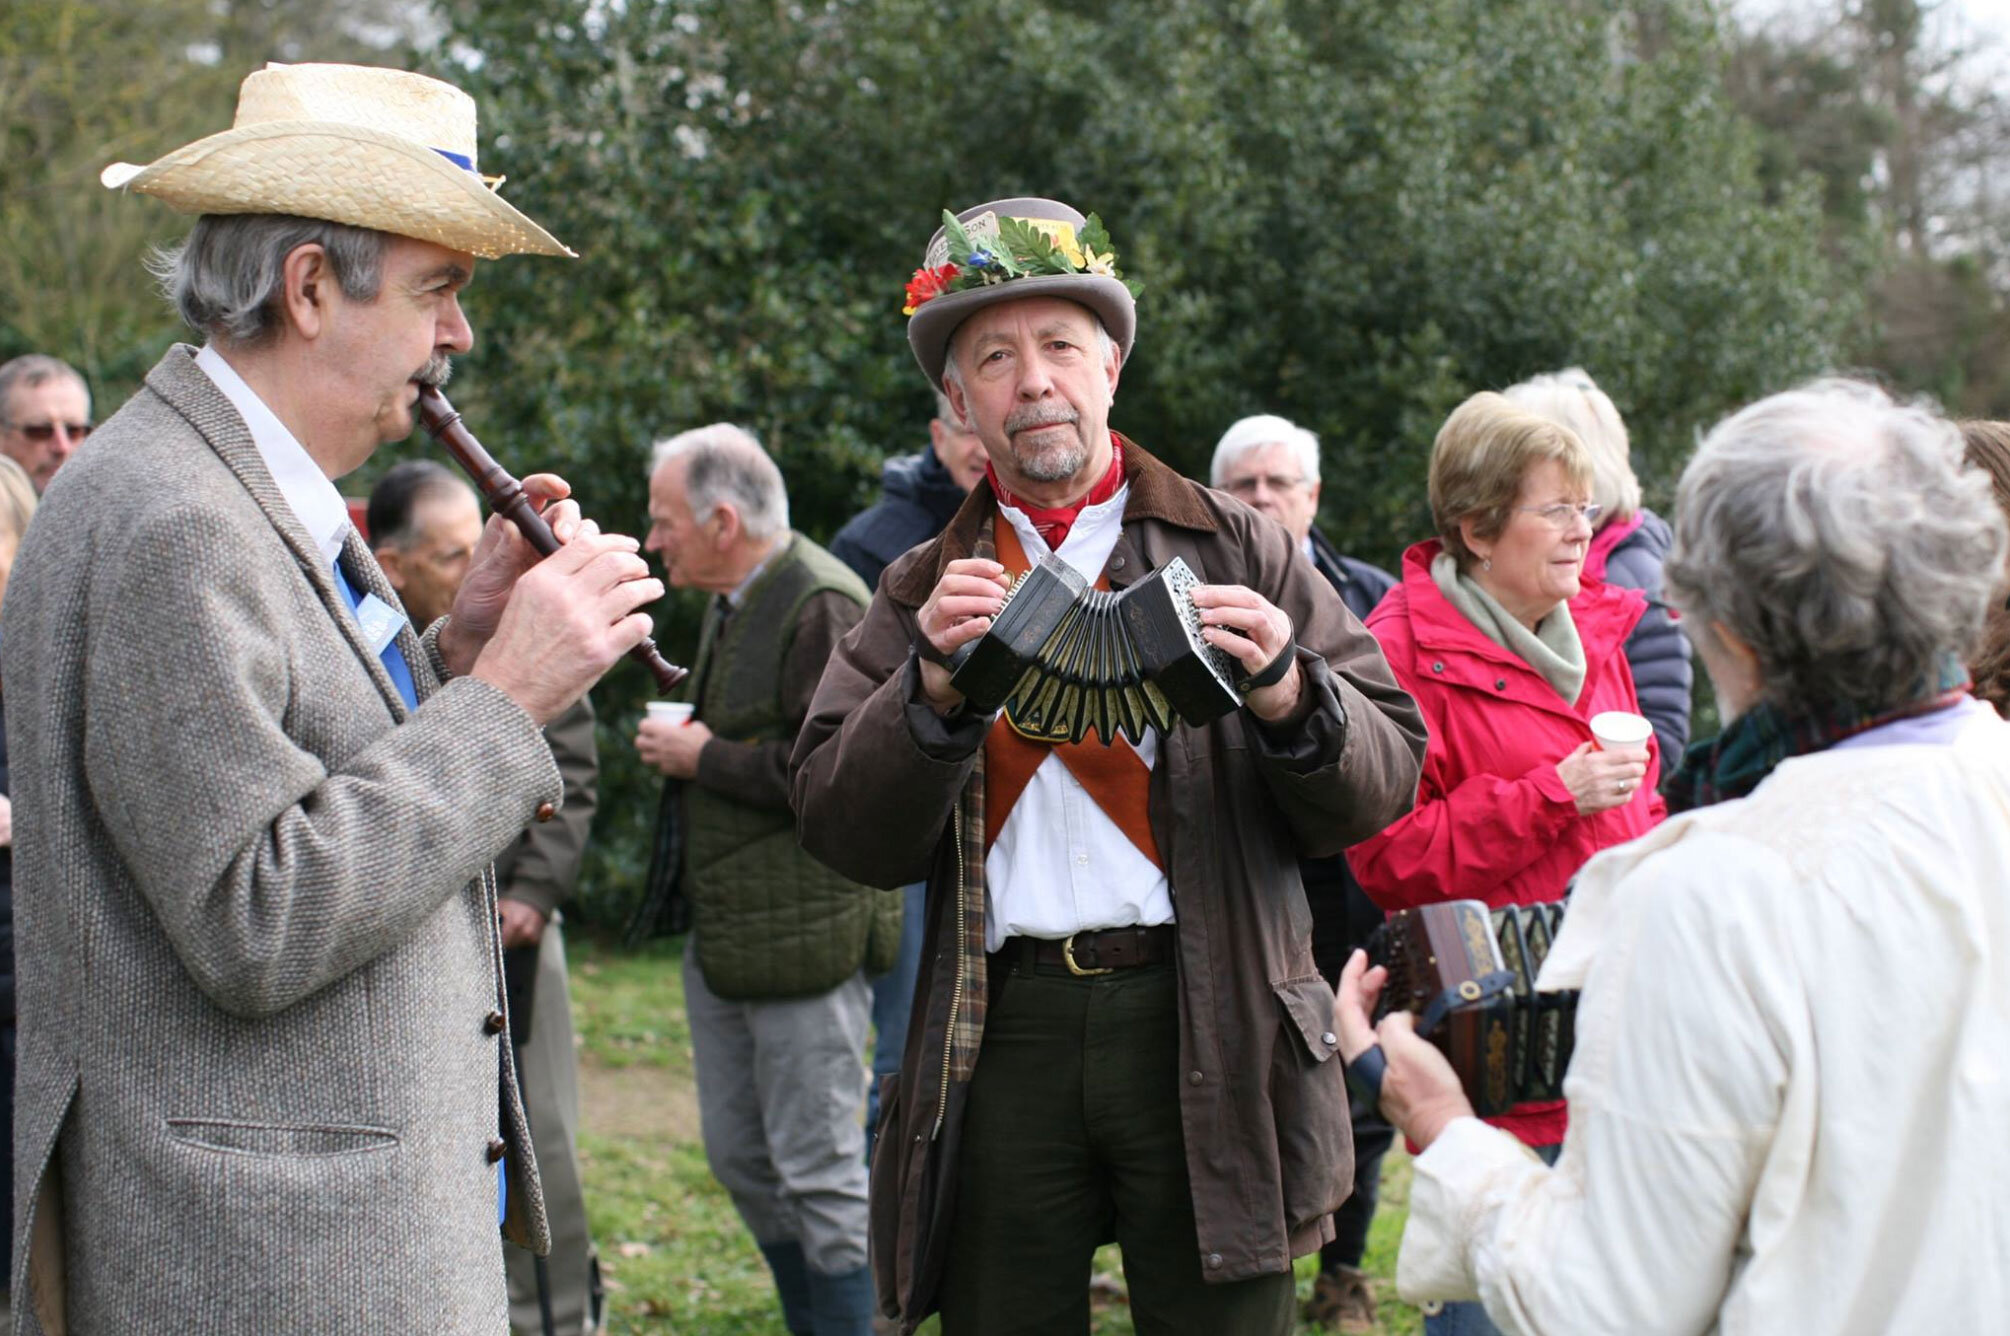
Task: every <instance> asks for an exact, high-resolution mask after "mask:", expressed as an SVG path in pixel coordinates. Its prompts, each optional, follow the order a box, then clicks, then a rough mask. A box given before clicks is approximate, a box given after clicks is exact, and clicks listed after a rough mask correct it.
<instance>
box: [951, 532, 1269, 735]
mask: <svg viewBox="0 0 2010 1336" xmlns="http://www.w3.org/2000/svg"><path fill="white" fill-rule="evenodd" d="M1199 583H1200V580H1199V578H1198V577H1197V576H1195V575H1194V573H1193V571H1192V570H1191V569H1190V568H1189V567H1188V566H1187V564H1186V562H1184V561H1182V560H1181V559H1180V558H1178V557H1174V558H1173V559H1172V560H1171V561H1168V562H1167V563H1166V564H1165V565H1163V566H1160V567H1159V568H1158V569H1157V570H1155V571H1153V572H1152V573H1151V574H1150V575H1148V576H1146V577H1145V578H1144V579H1142V580H1140V581H1139V582H1138V583H1136V584H1134V585H1132V586H1130V587H1129V588H1128V589H1119V590H1108V589H1093V588H1091V587H1090V586H1089V582H1088V581H1087V580H1084V579H1083V578H1082V576H1081V575H1080V574H1079V573H1078V572H1077V571H1076V570H1075V569H1074V567H1072V566H1070V565H1068V564H1067V563H1066V562H1064V561H1062V560H1060V559H1059V558H1057V557H1054V556H1051V555H1049V556H1043V557H1042V558H1040V562H1039V564H1038V565H1036V566H1034V567H1033V568H1032V569H1031V570H1028V571H1027V572H1026V573H1025V574H1024V575H1022V576H1020V577H1019V578H1018V580H1017V582H1015V583H1014V584H1013V586H1012V588H1011V591H1010V592H1009V593H1007V594H1006V596H1005V606H1004V608H1003V609H1002V610H1001V611H1000V612H999V613H998V615H997V616H996V617H995V618H993V619H992V622H991V629H990V630H988V631H986V632H985V633H984V634H983V635H982V636H980V637H979V638H978V639H977V640H975V641H972V642H971V643H970V644H968V645H965V646H964V647H962V648H961V649H959V650H958V651H957V652H956V653H955V654H954V655H953V656H951V659H950V668H951V677H950V683H951V684H952V685H953V686H954V687H955V688H956V689H957V690H958V691H960V692H962V693H963V695H964V697H965V698H966V699H967V700H969V701H970V703H971V705H972V706H973V707H975V708H976V709H979V710H985V711H989V710H995V709H997V708H999V707H1000V706H1003V707H1004V710H1005V717H1006V718H1007V719H1009V720H1010V721H1011V723H1012V726H1013V727H1014V728H1016V729H1018V730H1019V732H1021V733H1023V734H1024V735H1026V736H1027V737H1029V738H1032V739H1034V740H1036V741H1040V742H1056V743H1059V742H1080V741H1081V740H1082V739H1083V738H1084V737H1085V736H1087V735H1088V734H1089V733H1090V732H1094V733H1095V734H1096V735H1097V736H1098V737H1100V738H1101V739H1102V740H1103V741H1104V742H1106V743H1107V742H1112V741H1114V740H1115V739H1116V736H1117V735H1118V734H1119V733H1121V734H1123V735H1124V736H1125V737H1127V738H1129V739H1130V740H1131V742H1133V743H1137V742H1142V741H1143V740H1144V736H1145V732H1146V730H1147V729H1157V730H1158V731H1159V732H1162V733H1163V732H1166V731H1168V730H1170V729H1171V728H1172V726H1173V724H1174V723H1175V722H1178V721H1182V720H1183V721H1185V722H1186V723H1188V724H1192V725H1194V726H1195V727H1198V726H1200V725H1202V724H1207V723H1210V722H1212V721H1213V720H1215V719H1219V718H1220V717H1221V716H1222V715H1225V714H1227V713H1228V712H1229V711H1231V710H1233V709H1235V708H1236V707H1237V706H1239V705H1241V704H1242V696H1241V695H1240V694H1239V693H1238V692H1237V691H1236V689H1235V682H1236V680H1237V676H1238V673H1237V669H1238V667H1239V665H1238V664H1236V662H1235V661H1234V660H1233V659H1231V658H1230V657H1229V656H1228V655H1227V654H1225V653H1223V652H1222V651H1221V650H1218V649H1216V648H1215V647H1214V646H1212V645H1210V644H1208V643H1207V642H1206V641H1205V640H1203V639H1202V638H1201V634H1200V632H1201V620H1200V609H1199V608H1197V607H1195V606H1194V602H1193V597H1192V591H1193V589H1194V586H1196V585H1198V584H1199Z"/></svg>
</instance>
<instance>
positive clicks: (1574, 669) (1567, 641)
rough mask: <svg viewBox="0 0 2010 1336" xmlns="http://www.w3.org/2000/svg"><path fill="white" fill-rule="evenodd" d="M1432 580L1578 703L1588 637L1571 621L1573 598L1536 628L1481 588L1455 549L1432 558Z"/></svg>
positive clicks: (1568, 699) (1484, 631)
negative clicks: (1463, 567)
mask: <svg viewBox="0 0 2010 1336" xmlns="http://www.w3.org/2000/svg"><path fill="white" fill-rule="evenodd" d="M1431 579H1432V580H1434V581H1435V582H1436V583H1437V586H1438V592H1439V593H1441V594H1443V595H1444V596H1445V598H1446V600H1447V601H1448V602H1450V603H1451V605H1452V606H1453V607H1455V608H1457V609H1458V610H1459V611H1460V612H1461V613H1462V614H1464V616H1465V619H1466V620H1467V621H1469V622H1471V623H1472V624H1473V625H1474V626H1476V627H1478V628H1479V631H1480V634H1482V635H1484V636H1485V637H1486V638H1487V639H1489V640H1491V641H1493V642H1494V643H1495V644H1496V645H1499V646H1500V647H1501V648H1502V649H1504V650H1507V651H1508V652H1509V653H1511V654H1514V655H1516V656H1517V657H1519V658H1520V659H1521V660H1522V661H1523V662H1524V663H1526V664H1528V666H1529V667H1531V668H1533V669H1535V670H1536V671H1537V672H1538V673H1541V674H1542V676H1543V680H1544V681H1545V682H1548V683H1549V684H1550V685H1551V686H1553V687H1555V688H1556V694H1557V695H1559V696H1561V697H1563V699H1564V702H1565V703H1566V704H1569V705H1575V704H1577V698H1578V696H1579V694H1580V693H1582V692H1583V690H1584V642H1583V641H1582V640H1579V639H1578V638H1577V623H1576V622H1573V621H1572V620H1570V605H1569V604H1568V603H1559V604H1557V605H1556V610H1555V611H1554V612H1552V613H1550V614H1549V616H1547V617H1545V618H1543V619H1542V620H1541V621H1539V622H1537V623H1536V625H1535V630H1533V631H1531V630H1529V629H1528V628H1527V627H1526V626H1523V625H1522V624H1521V623H1520V622H1519V621H1518V620H1516V619H1515V618H1514V617H1513V616H1512V615H1510V614H1509V612H1508V610H1507V609H1506V608H1503V607H1502V606H1501V605H1500V602H1499V600H1497V599H1495V598H1494V596H1493V595H1492V594H1489V593H1488V592H1487V591H1486V590H1485V589H1483V588H1481V587H1480V583H1479V581H1477V580H1475V579H1473V578H1472V577H1471V576H1470V575H1467V574H1465V573H1464V572H1463V571H1461V570H1460V569H1459V563H1458V559H1457V558H1455V557H1453V556H1452V554H1451V553H1449V552H1440V553H1438V555H1437V556H1435V557H1433V558H1431Z"/></svg>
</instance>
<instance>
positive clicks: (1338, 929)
mask: <svg viewBox="0 0 2010 1336" xmlns="http://www.w3.org/2000/svg"><path fill="white" fill-rule="evenodd" d="M1311 537H1312V565H1313V567H1314V568H1315V569H1317V570H1318V572H1319V573H1320V574H1321V575H1323V576H1325V577H1326V582H1327V583H1328V584H1330V585H1332V586H1333V592H1334V593H1336V594H1338V595H1340V601H1341V602H1342V603H1345V604H1346V605H1347V610H1348V611H1349V612H1351V613H1353V614H1354V615H1355V616H1356V617H1359V618H1360V619H1361V620H1362V621H1366V620H1368V614H1369V613H1371V612H1373V611H1374V610H1375V605H1376V604H1377V603H1380V602H1381V601H1382V595H1384V594H1386V593H1388V592H1389V591H1390V590H1391V589H1393V588H1394V587H1395V585H1396V577H1395V576H1393V575H1391V574H1389V572H1387V571H1385V570H1383V569H1382V568H1381V567H1380V566H1371V565H1369V564H1368V563H1367V562H1365V561H1356V560H1355V559H1354V558H1353V557H1343V556H1341V555H1340V552H1339V549H1337V548H1335V547H1334V546H1333V544H1331V543H1329V542H1327V541H1326V535H1324V534H1322V533H1320V532H1319V531H1318V530H1317V529H1314V530H1313V531H1312V535H1311ZM1298 875H1299V876H1300V877H1301V878H1302V879H1303V880H1304V882H1305V902H1306V904H1307V905H1309V906H1310V907H1311V909H1312V959H1313V961H1314V963H1316V964H1317V965H1318V966H1319V972H1320V973H1321V974H1324V975H1325V976H1326V981H1327V982H1328V983H1332V982H1334V981H1336V980H1337V979H1339V977H1340V969H1341V967H1342V966H1343V965H1345V964H1346V963H1347V956H1348V954H1349V953H1350V952H1352V951H1353V949H1354V948H1355V947H1357V946H1365V945H1366V944H1367V941H1368V934H1369V933H1371V932H1373V931H1374V930H1375V927H1376V925H1378V924H1379V923H1381V921H1382V911H1381V910H1380V909H1377V908H1376V907H1375V902H1374V901H1372V900H1370V899H1369V898H1368V896H1367V894H1366V893H1365V892H1364V891H1362V889H1361V884H1360V883H1359V882H1357V881H1356V880H1354V872H1353V869H1352V868H1350V867H1348V866H1347V859H1346V857H1345V856H1344V855H1335V856H1334V857H1332V858H1302V859H1300V860H1299V861H1298Z"/></svg>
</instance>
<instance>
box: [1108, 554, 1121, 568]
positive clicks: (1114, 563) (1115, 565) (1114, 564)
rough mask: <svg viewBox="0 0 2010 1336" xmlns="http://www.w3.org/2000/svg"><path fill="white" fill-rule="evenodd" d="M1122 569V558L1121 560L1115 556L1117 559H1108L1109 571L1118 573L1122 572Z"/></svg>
mask: <svg viewBox="0 0 2010 1336" xmlns="http://www.w3.org/2000/svg"><path fill="white" fill-rule="evenodd" d="M1123 568H1124V559H1123V558H1122V557H1121V556H1117V557H1111V558H1110V569H1111V570H1113V571H1120V570H1122V569H1123Z"/></svg>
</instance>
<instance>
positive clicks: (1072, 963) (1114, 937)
mask: <svg viewBox="0 0 2010 1336" xmlns="http://www.w3.org/2000/svg"><path fill="white" fill-rule="evenodd" d="M1174 931H1175V929H1174V926H1173V925H1172V924H1170V923H1160V924H1157V925H1155V926H1153V927H1149V928H1105V929H1103V930H1102V931H1101V932H1078V933H1076V934H1075V935H1074V936H1072V937H1065V938H1061V939H1058V940H1056V939H1053V938H1046V937H1008V938H1006V939H1005V944H1004V945H1003V946H1001V947H999V948H998V950H997V952H996V953H995V958H996V959H998V960H1000V961H1004V962H1009V963H1011V964H1015V965H1019V966H1021V967H1022V968H1024V969H1026V970H1028V971H1030V970H1032V969H1035V968H1038V967H1039V966H1042V965H1045V966H1048V967H1049V968H1051V969H1065V970H1066V971H1067V972H1068V973H1070V974H1073V975H1076V976H1078V977H1079V976H1085V975H1091V974H1108V973H1110V972H1111V971H1112V970H1127V969H1135V968H1137V967H1138V966H1140V965H1161V964H1164V963H1165V962H1167V961H1169V960H1171V959H1172V958H1173V944H1174V942H1175V940H1176V938H1175V937H1174Z"/></svg>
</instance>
